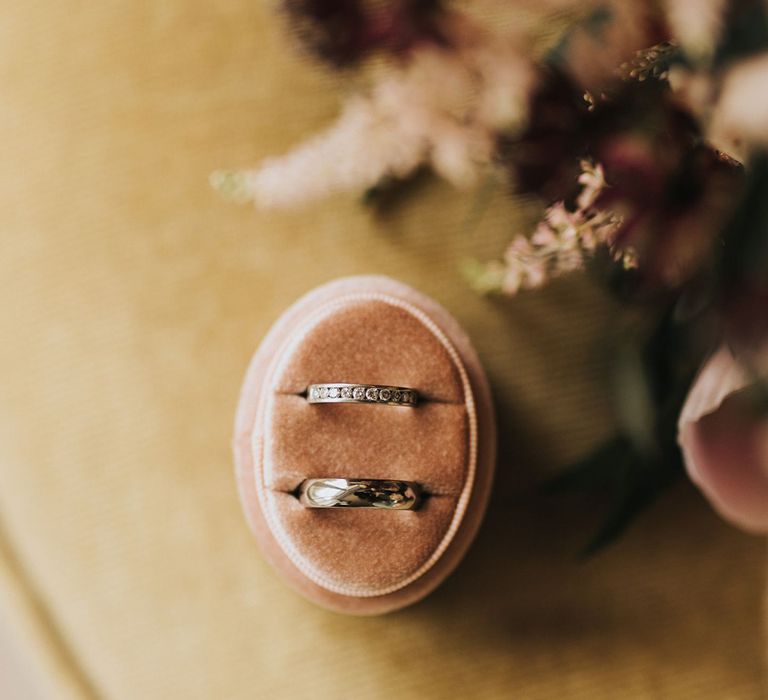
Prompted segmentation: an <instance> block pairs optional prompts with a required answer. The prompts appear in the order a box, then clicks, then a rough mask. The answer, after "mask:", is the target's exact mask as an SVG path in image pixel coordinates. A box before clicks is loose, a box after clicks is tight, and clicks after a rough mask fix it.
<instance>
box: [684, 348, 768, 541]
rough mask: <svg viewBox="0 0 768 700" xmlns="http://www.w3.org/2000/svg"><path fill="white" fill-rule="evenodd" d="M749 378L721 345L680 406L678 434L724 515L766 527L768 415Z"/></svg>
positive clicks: (692, 472) (755, 528)
mask: <svg viewBox="0 0 768 700" xmlns="http://www.w3.org/2000/svg"><path fill="white" fill-rule="evenodd" d="M749 383H750V378H749V376H748V374H747V372H746V371H745V370H744V369H743V368H742V367H741V365H740V364H739V363H738V362H737V361H736V359H735V358H734V356H733V355H732V354H731V352H730V350H728V349H727V348H725V347H723V348H721V349H720V350H719V351H718V352H717V353H716V354H715V355H714V356H713V357H712V358H711V359H710V360H709V362H707V364H706V365H705V366H704V368H703V369H702V371H701V373H700V374H699V377H698V378H697V380H696V382H695V383H694V385H693V387H692V389H691V391H690V393H689V395H688V398H687V400H686V402H685V406H684V407H683V410H682V413H681V415H680V421H679V423H678V430H679V432H678V440H679V442H680V446H681V448H682V450H683V456H684V457H685V464H686V468H687V469H688V474H689V476H690V477H691V479H692V480H693V482H694V483H695V484H696V485H697V486H698V487H699V488H700V489H701V490H702V492H703V493H704V495H705V496H706V497H707V498H708V499H709V500H710V502H711V503H712V505H713V506H714V508H715V509H716V510H717V511H718V512H719V513H720V514H721V515H722V516H723V517H724V518H725V519H726V520H728V521H730V522H732V523H734V524H735V525H737V526H739V527H741V528H744V529H745V530H749V531H751V532H756V533H766V532H768V417H766V415H765V413H763V414H762V415H760V414H759V412H758V411H757V409H756V407H755V405H754V401H753V400H752V399H751V398H750V396H749V394H748V388H749Z"/></svg>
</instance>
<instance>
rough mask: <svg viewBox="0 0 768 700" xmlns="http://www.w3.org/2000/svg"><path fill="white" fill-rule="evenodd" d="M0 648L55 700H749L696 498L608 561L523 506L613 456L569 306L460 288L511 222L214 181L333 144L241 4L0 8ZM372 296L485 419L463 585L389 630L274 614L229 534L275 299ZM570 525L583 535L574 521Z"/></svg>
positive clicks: (723, 549)
mask: <svg viewBox="0 0 768 700" xmlns="http://www.w3.org/2000/svg"><path fill="white" fill-rule="evenodd" d="M0 76H1V78H0V85H2V100H1V101H0V133H2V138H3V150H4V153H3V159H2V165H0V169H1V170H0V203H1V204H2V206H0V229H1V230H2V240H3V247H2V255H1V256H0V291H1V292H2V298H3V306H2V315H1V316H0V332H2V338H3V342H2V344H0V368H1V369H0V372H2V394H0V542H1V543H2V546H1V547H0V621H1V622H0V626H2V627H5V629H6V632H7V634H8V635H9V638H10V639H11V640H12V641H13V645H14V647H15V648H14V652H15V653H17V654H18V655H19V657H20V658H24V659H26V660H28V662H29V664H31V665H33V666H34V668H35V674H36V676H37V677H38V679H39V682H40V685H41V687H45V688H47V689H48V690H47V692H48V695H49V696H50V697H54V698H70V697H71V698H95V697H99V698H115V699H121V698H125V699H130V700H135V699H136V698H141V699H142V700H152V699H154V698H158V699H160V698H162V699H164V700H167V699H168V698H183V699H184V700H194V699H196V698H206V699H210V698H215V699H220V698H228V699H230V698H232V699H236V698H274V699H276V700H284V699H292V698H308V697H312V698H317V699H319V700H322V699H324V698H338V697H348V696H350V697H351V696H353V695H354V696H356V697H362V698H374V699H378V698H382V699H383V698H388V697H393V696H395V697H398V698H401V699H404V700H410V699H416V698H449V697H468V698H476V699H479V700H484V699H492V698H512V697H514V698H532V699H534V700H535V699H538V698H542V699H548V698H616V697H621V698H719V699H720V698H756V697H761V694H762V691H761V688H762V686H761V682H762V670H761V668H762V661H763V651H762V650H763V648H764V641H763V636H762V627H763V621H764V615H763V612H762V610H763V608H762V600H761V598H762V590H763V586H764V576H763V572H764V565H763V564H764V545H763V543H762V542H761V541H760V540H757V539H751V538H748V537H746V536H743V535H741V534H739V533H737V532H735V531H734V530H732V529H729V528H728V527H726V526H725V525H723V524H722V523H720V522H719V521H718V520H717V519H716V517H715V516H714V515H712V513H711V512H710V510H709V508H708V507H707V506H706V505H705V504H704V503H703V502H702V500H701V499H700V497H699V496H698V495H697V494H696V493H695V492H694V491H693V489H692V488H690V487H685V486H682V487H680V488H678V489H676V490H675V491H674V492H672V493H670V494H668V495H667V496H665V497H664V498H663V499H662V501H661V502H660V503H659V504H658V505H657V506H655V507H654V508H653V509H652V510H651V512H650V513H648V514H647V515H646V516H645V517H644V518H643V519H642V521H640V522H639V523H638V524H637V525H636V526H635V527H634V528H633V529H632V530H631V532H630V533H629V534H628V535H627V536H626V538H625V539H623V540H622V541H621V542H620V543H619V544H618V545H617V546H615V547H613V548H612V549H610V550H609V551H607V552H606V553H604V554H602V555H601V556H599V557H598V558H596V559H595V560H593V561H591V562H588V563H578V562H577V561H575V557H574V553H575V552H576V551H577V548H578V546H579V545H580V544H582V543H583V541H584V537H586V536H587V534H588V533H589V525H590V523H591V522H592V516H591V514H584V513H583V512H582V511H581V510H580V509H579V508H578V507H573V508H568V509H566V508H564V507H557V508H555V507H553V506H552V505H541V502H539V501H537V500H533V499H531V498H530V497H529V495H528V494H529V491H528V489H527V487H526V484H530V483H531V482H532V481H533V480H534V479H533V477H532V476H531V475H532V474H534V473H536V472H537V471H538V472H539V473H540V472H541V471H542V470H543V471H554V470H556V469H557V468H559V467H561V466H562V465H563V464H564V463H566V462H567V461H568V460H571V459H574V458H576V457H578V456H579V455H581V454H583V453H584V452H585V451H586V450H588V449H589V448H590V446H592V445H593V444H594V443H595V442H596V441H597V440H599V439H600V438H601V437H604V436H605V435H607V434H608V433H609V432H610V429H611V426H612V413H611V407H610V403H609V401H608V397H607V393H606V389H605V386H604V383H603V381H602V378H603V375H604V372H605V367H606V364H605V358H604V356H603V348H602V347H601V345H600V332H601V330H602V329H603V328H604V327H605V325H606V323H607V321H608V319H609V317H610V315H611V314H613V313H615V312H616V310H615V309H614V308H613V307H612V306H611V304H610V303H609V302H608V301H607V300H605V299H604V298H602V297H601V295H600V293H599V292H598V291H597V290H596V289H594V288H592V287H591V286H589V285H588V284H587V283H586V282H585V281H584V280H582V279H576V278H574V279H569V280H565V281H563V282H561V283H558V284H556V285H553V286H552V287H551V288H549V289H548V290H547V291H545V292H543V293H541V294H527V295H524V296H522V297H520V298H519V299H516V300H514V301H509V302H491V301H488V300H484V299H480V298H477V297H476V296H474V295H473V294H472V293H470V292H469V291H468V290H467V289H466V287H465V285H464V284H463V283H462V282H461V281H460V277H459V275H458V273H457V267H458V265H459V263H460V261H461V260H462V259H464V258H466V257H467V256H476V257H480V258H488V257H492V256H494V255H496V254H497V253H498V252H499V250H501V247H502V245H503V243H504V241H506V240H507V239H508V238H509V236H510V235H511V234H512V233H513V232H514V231H516V229H515V222H518V224H519V225H521V224H520V222H522V221H523V220H524V218H525V211H526V207H525V206H524V203H520V202H514V201H511V200H509V199H507V198H505V197H503V196H502V194H501V193H497V195H496V196H495V198H494V199H493V201H492V202H491V204H490V208H489V210H488V212H487V214H486V215H485V216H484V217H483V218H482V220H481V221H480V223H479V224H478V225H477V227H476V228H474V229H473V230H472V232H471V233H465V232H464V231H465V227H464V222H465V221H466V219H467V217H468V215H469V213H470V212H471V210H472V206H473V197H472V195H466V196H457V195H456V193H455V192H453V191H452V190H451V189H450V188H448V187H447V186H444V185H440V184H434V183H433V184H427V185H425V186H424V187H423V188H422V190H421V191H420V193H419V196H418V197H414V198H411V199H409V200H408V201H406V202H405V203H404V204H403V206H402V207H401V208H400V209H398V210H397V211H396V212H395V213H393V214H392V215H391V216H389V217H385V218H376V217H374V216H373V215H372V214H371V213H370V212H369V211H366V210H365V209H363V208H362V207H360V206H359V204H358V202H356V201H355V200H354V198H351V197H349V198H347V197H337V198H335V199H334V200H332V201H328V202H324V203H322V204H320V205H316V206H312V207H311V208H308V209H305V210H302V211H299V212H295V213H280V214H263V213H257V212H254V211H253V210H252V209H250V208H248V207H243V208H240V207H236V206H233V205H230V204H227V203H225V202H222V201H220V200H219V199H218V198H217V196H216V195H215V194H214V193H212V192H211V191H209V188H208V185H207V176H208V173H209V172H210V171H211V170H213V169H215V168H218V167H222V166H230V165H231V166H236V165H246V164H249V163H251V162H253V161H255V160H257V159H259V158H260V157H262V156H265V155H269V154H273V153H279V152H282V151H283V150H285V149H286V148H287V147H288V146H290V145H291V144H293V143H295V142H297V141H298V140H300V139H302V138H304V137H306V136H307V135H309V134H310V133H312V132H313V131H315V130H316V129H318V128H320V127H321V126H322V125H324V124H326V123H327V122H328V121H329V120H330V119H332V117H333V115H334V114H335V112H336V109H337V106H338V101H339V99H340V96H341V94H342V90H343V86H342V85H341V84H340V83H338V82H337V81H336V79H334V78H332V77H331V76H328V75H325V74H323V73H322V71H320V70H319V69H317V68H314V67H312V66H311V65H309V64H307V63H304V62H302V61H301V60H299V59H298V58H297V56H296V54H295V52H294V51H293V49H292V47H291V45H290V43H289V42H287V41H286V39H285V35H284V34H283V33H282V29H281V27H280V25H279V23H278V22H277V21H276V19H275V15H274V12H273V8H271V7H269V6H268V5H267V4H266V3H262V2H259V1H258V0H256V1H253V0H251V1H249V2H245V1H243V0H232V1H231V2H223V3H211V2H202V1H201V0H188V1H187V2H177V1H174V0H168V1H166V2H148V1H139V2H136V1H131V2H129V1H128V0H105V1H104V2H99V3H86V2H83V1H82V0H79V1H78V0H70V1H69V2H64V3H54V2H51V1H48V2H45V1H38V2H18V3H7V4H6V7H4V11H3V21H2V22H1V23H0ZM368 272H376V273H384V274H389V275H392V276H394V277H397V278H400V279H402V280H404V281H405V282H407V283H410V284H412V285H414V286H416V287H417V288H419V289H421V290H423V291H424V292H426V293H428V294H431V295H433V296H434V297H435V298H437V299H438V300H439V301H440V302H441V303H443V304H444V305H445V306H447V308H448V309H449V310H450V311H451V312H452V313H454V314H455V315H456V316H457V317H458V319H459V320H460V321H461V322H462V323H463V324H464V326H465V328H466V329H467V331H468V332H469V333H470V335H471V336H472V338H473V339H474V341H475V342H476V345H477V347H478V350H479V352H480V354H481V357H482V359H483V361H484V362H485V364H486V367H487V369H488V371H489V374H490V377H491V381H492V383H493V386H494V389H495V392H496V395H497V398H498V403H499V408H500V419H501V423H500V425H501V433H502V448H503V451H502V458H501V460H500V463H499V478H498V484H499V488H498V489H497V494H496V496H495V498H494V500H493V502H492V505H491V508H490V512H489V516H488V519H487V522H486V524H485V526H484V527H483V529H482V531H481V534H480V537H479V539H478V542H477V544H476V545H475V546H474V547H473V549H472V550H471V552H470V554H469V556H468V558H467V559H466V560H465V562H464V563H463V564H462V566H461V567H460V569H459V570H458V572H457V573H456V574H455V575H453V576H452V577H451V578H450V579H449V580H448V581H447V582H446V584H445V585H443V586H442V587H441V588H440V589H439V590H438V592H437V593H436V594H434V595H432V596H431V597H430V598H428V599H427V600H426V601H424V602H423V603H420V604H418V605H417V606H415V607H413V608H410V609H407V610H404V611H402V612H399V613H397V614H394V615H392V616H388V617H386V618H383V619H352V618H346V617H343V616H340V615H336V614H333V613H329V612H324V611H322V610H320V609H317V608H315V607H313V606H312V605H310V604H309V603H306V602H304V601H303V600H302V599H300V598H299V597H297V596H296V595H295V594H293V593H292V592H291V591H290V590H288V589H287V588H286V587H284V586H283V584H282V583H281V582H280V581H279V580H278V579H277V577H276V576H275V574H274V573H273V572H272V571H271V570H270V569H269V568H268V567H267V565H266V564H265V563H264V562H263V560H262V559H261V557H260V556H259V554H258V552H257V549H256V545H255V543H254V542H253V540H252V539H251V537H250V535H249V533H248V529H247V527H246V524H245V521H244V519H243V516H242V514H241V512H240V507H239V503H238V500H237V494H236V489H235V481H234V476H233V470H232V466H231V458H230V451H229V440H230V434H231V426H232V420H233V412H234V407H235V402H236V398H237V392H238V388H239V384H240V381H241V379H242V376H243V373H244V371H245V367H246V364H247V362H248V359H249V357H250V355H251V353H252V351H253V350H254V348H255V346H256V345H257V343H258V341H259V339H260V338H261V337H262V335H263V334H264V332H265V331H266V330H267V328H268V327H269V325H270V324H271V322H272V321H273V320H274V319H275V318H276V317H277V316H278V315H279V314H280V313H281V311H282V310H283V309H284V308H285V307H286V306H287V305H288V304H289V303H291V302H292V301H293V300H294V299H295V298H296V297H297V296H298V295H299V294H301V293H302V292H304V291H306V290H308V289H309V288H311V287H313V286H315V285H316V284H318V283H321V282H323V281H326V280H329V279H331V278H333V277H336V276H339V275H347V274H355V273H368ZM592 524H593V523H592Z"/></svg>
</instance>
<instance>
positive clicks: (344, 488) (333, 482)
mask: <svg viewBox="0 0 768 700" xmlns="http://www.w3.org/2000/svg"><path fill="white" fill-rule="evenodd" d="M298 495H299V501H300V502H301V504H302V505H304V506H306V507H307V508H384V509H386V510H415V509H416V508H418V506H419V501H420V497H421V489H420V487H419V485H418V484H416V483H414V482H412V481H387V480H380V479H307V480H305V481H303V482H302V483H301V485H300V486H299V490H298Z"/></svg>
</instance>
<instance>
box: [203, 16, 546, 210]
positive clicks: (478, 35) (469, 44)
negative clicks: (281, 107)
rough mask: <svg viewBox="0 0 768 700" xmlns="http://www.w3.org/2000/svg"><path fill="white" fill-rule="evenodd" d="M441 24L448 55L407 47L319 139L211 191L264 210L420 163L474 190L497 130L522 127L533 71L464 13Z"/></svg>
mask: <svg viewBox="0 0 768 700" xmlns="http://www.w3.org/2000/svg"><path fill="white" fill-rule="evenodd" d="M450 20H451V21H450V22H446V24H445V31H446V32H448V34H449V35H450V37H451V40H452V45H453V49H452V50H450V51H448V50H446V49H442V48H436V47H434V46H428V45H425V46H421V47H419V48H415V49H414V50H413V52H412V55H411V60H410V62H408V63H407V64H405V65H404V66H401V67H400V68H399V69H398V70H396V71H395V72H392V71H384V72H383V73H382V74H381V75H380V76H379V77H378V79H377V80H376V81H375V83H374V85H373V87H372V88H371V90H370V92H369V94H368V95H367V96H365V97H354V98H352V99H350V100H348V101H347V103H346V105H345V107H344V109H343V111H342V114H341V117H340V118H339V120H338V121H337V123H336V124H335V125H333V126H332V127H331V128H330V129H328V130H327V131H326V132H324V133H322V134H320V135H318V136H316V137H314V138H313V139H311V140H310V141H308V142H306V143H305V144H303V145H301V146H299V147H298V148H296V149H295V150H293V151H292V152H290V153H289V154H287V155H285V156H282V157H277V158H269V159H267V160H265V161H264V162H263V163H262V164H261V165H260V167H258V168H256V169H254V170H250V171H244V172H241V173H215V174H214V176H213V177H212V184H213V185H214V187H217V186H218V187H222V189H223V191H224V192H225V194H226V193H232V192H233V191H234V193H235V194H236V195H237V197H238V199H242V198H244V197H247V198H249V199H252V200H253V201H255V202H256V204H257V205H258V206H259V207H263V208H269V207H285V206H291V205H295V204H298V203H303V202H307V201H310V200H312V199H316V198H319V197H323V196H326V195H328V194H331V193H332V192H336V191H343V190H348V191H349V190H351V191H357V192H362V191H365V190H366V189H368V188H370V187H372V186H374V185H376V184H377V183H378V182H380V181H381V180H384V179H387V178H406V177H408V176H410V175H411V174H413V173H414V172H415V171H416V170H417V169H418V168H419V167H420V166H422V165H424V164H428V165H430V166H431V167H432V169H433V170H434V171H435V172H436V173H437V174H438V175H440V176H441V177H443V178H445V179H446V180H448V181H449V182H451V183H452V184H454V185H455V186H457V187H467V186H469V185H471V184H473V183H474V182H475V181H476V178H477V176H478V174H479V173H480V172H481V171H482V170H483V169H486V168H488V167H490V166H491V164H492V162H493V153H494V147H495V139H496V132H497V130H498V129H499V128H502V127H503V128H507V129H513V128H516V127H519V126H520V125H522V124H523V123H524V122H525V117H526V106H527V102H528V92H529V90H530V88H531V85H532V82H533V71H532V69H531V66H530V63H529V61H528V59H526V58H524V56H523V53H522V51H521V49H520V48H519V46H518V43H517V41H516V39H515V38H514V37H511V36H508V35H501V36H492V35H490V34H488V33H487V32H485V31H484V30H481V29H480V28H479V27H477V26H475V25H474V24H473V23H472V22H471V21H470V20H469V19H468V18H467V17H465V16H463V15H458V14H456V15H453V16H451V17H450ZM233 183H234V186H233Z"/></svg>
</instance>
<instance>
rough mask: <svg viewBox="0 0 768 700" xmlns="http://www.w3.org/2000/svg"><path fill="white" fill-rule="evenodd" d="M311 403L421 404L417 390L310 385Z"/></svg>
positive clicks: (364, 385) (378, 386) (374, 386)
mask: <svg viewBox="0 0 768 700" xmlns="http://www.w3.org/2000/svg"><path fill="white" fill-rule="evenodd" d="M307 401H309V403H383V404H387V405H389V406H410V407H414V406H416V404H417V403H418V402H419V393H418V392H417V391H416V390H415V389H409V388H408V387H402V386H381V385H379V384H310V385H309V386H308V387H307Z"/></svg>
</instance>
